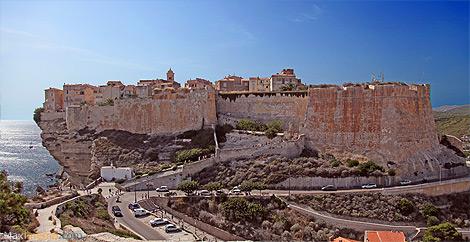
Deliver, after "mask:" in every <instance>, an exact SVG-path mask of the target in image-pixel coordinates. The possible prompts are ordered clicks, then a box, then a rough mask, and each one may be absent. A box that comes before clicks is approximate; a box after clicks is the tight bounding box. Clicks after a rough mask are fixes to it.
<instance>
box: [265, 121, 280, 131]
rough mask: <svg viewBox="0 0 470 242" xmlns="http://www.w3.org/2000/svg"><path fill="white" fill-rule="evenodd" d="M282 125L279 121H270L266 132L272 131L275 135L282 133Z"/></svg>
mask: <svg viewBox="0 0 470 242" xmlns="http://www.w3.org/2000/svg"><path fill="white" fill-rule="evenodd" d="M283 124H284V123H283V122H281V121H277V120H276V121H271V122H270V123H268V124H267V127H268V130H269V129H272V130H274V132H276V133H282V132H284V128H283V127H282V125H283Z"/></svg>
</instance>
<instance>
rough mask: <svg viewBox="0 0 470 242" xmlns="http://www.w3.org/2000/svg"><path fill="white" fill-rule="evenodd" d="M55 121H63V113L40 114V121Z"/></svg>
mask: <svg viewBox="0 0 470 242" xmlns="http://www.w3.org/2000/svg"><path fill="white" fill-rule="evenodd" d="M56 119H64V120H65V112H42V113H41V121H50V120H56Z"/></svg>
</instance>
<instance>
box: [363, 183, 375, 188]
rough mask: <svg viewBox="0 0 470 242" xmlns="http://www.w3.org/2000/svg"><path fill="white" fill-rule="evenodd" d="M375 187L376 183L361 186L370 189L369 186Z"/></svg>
mask: <svg viewBox="0 0 470 242" xmlns="http://www.w3.org/2000/svg"><path fill="white" fill-rule="evenodd" d="M376 187H377V185H376V184H374V183H370V184H366V185H362V188H363V189H371V188H376Z"/></svg>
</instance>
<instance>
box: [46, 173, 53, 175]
mask: <svg viewBox="0 0 470 242" xmlns="http://www.w3.org/2000/svg"><path fill="white" fill-rule="evenodd" d="M53 175H54V173H51V174H46V176H53Z"/></svg>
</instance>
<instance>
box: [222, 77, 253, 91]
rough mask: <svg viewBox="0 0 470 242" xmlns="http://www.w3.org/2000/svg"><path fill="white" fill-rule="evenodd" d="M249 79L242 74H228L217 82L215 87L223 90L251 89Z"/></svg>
mask: <svg viewBox="0 0 470 242" xmlns="http://www.w3.org/2000/svg"><path fill="white" fill-rule="evenodd" d="M248 84H249V80H248V79H243V78H242V77H241V76H235V75H234V76H231V75H229V76H226V77H224V78H223V79H220V80H218V81H216V82H215V89H216V90H221V91H227V92H231V91H249V86H248Z"/></svg>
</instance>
